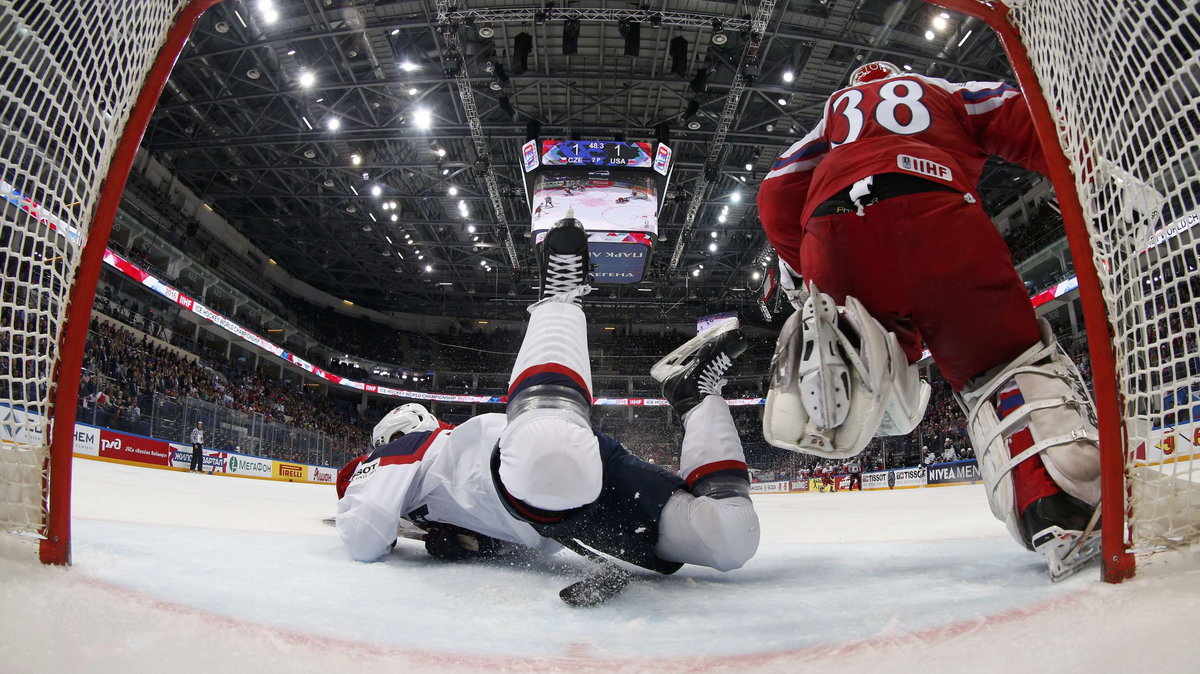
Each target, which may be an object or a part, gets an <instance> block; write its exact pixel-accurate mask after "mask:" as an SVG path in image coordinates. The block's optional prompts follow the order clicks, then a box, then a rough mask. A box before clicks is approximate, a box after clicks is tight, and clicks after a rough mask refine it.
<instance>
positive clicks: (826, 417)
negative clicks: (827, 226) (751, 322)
mask: <svg viewBox="0 0 1200 674" xmlns="http://www.w3.org/2000/svg"><path fill="white" fill-rule="evenodd" d="M810 291H811V294H810V297H809V300H808V301H807V302H806V303H805V305H804V310H803V311H801V312H797V313H796V314H793V315H792V316H791V317H790V318H789V319H788V321H787V322H786V323H785V324H784V327H783V330H782V331H781V332H780V335H779V341H778V343H777V344H776V349H775V358H774V360H773V362H772V377H771V388H770V391H769V392H768V393H767V404H766V410H765V411H764V414H763V435H764V437H765V439H766V440H767V442H769V443H771V444H772V445H774V446H776V447H781V448H784V449H790V450H792V451H796V452H804V453H806V454H815V455H817V456H823V457H826V458H831V459H842V458H846V457H850V456H854V455H856V454H858V453H859V452H861V451H862V450H863V448H865V447H866V446H867V443H868V442H870V440H871V438H872V437H874V436H875V434H876V431H877V430H878V429H879V428H880V423H881V421H882V420H883V417H884V415H885V413H887V412H888V406H889V403H890V402H891V398H892V388H893V379H894V377H895V375H896V373H897V370H896V367H895V365H897V364H898V365H899V366H900V368H901V370H902V372H901V374H902V375H903V376H904V377H905V378H906V379H905V380H904V383H903V386H904V387H905V388H906V390H905V392H904V396H905V398H904V400H902V401H899V402H898V404H897V406H896V408H895V417H896V419H895V420H893V421H892V422H891V426H890V428H900V427H903V426H905V425H909V424H911V425H912V426H915V425H916V422H917V421H920V416H917V415H923V414H924V408H925V403H926V402H928V397H929V394H928V390H927V389H928V385H925V384H924V383H923V382H920V381H919V380H916V379H912V380H910V379H908V377H909V376H910V375H911V376H912V377H915V371H913V372H911V373H910V372H909V371H908V369H907V368H908V364H907V361H906V360H905V359H904V355H903V352H902V351H901V349H900V346H899V344H898V343H897V342H896V336H895V335H893V334H891V333H889V332H887V331H886V330H884V329H883V326H882V325H880V324H879V322H878V321H876V320H875V319H874V318H872V317H871V315H870V314H869V313H868V312H867V310H866V309H865V308H864V307H863V306H862V304H861V303H860V302H859V301H858V300H857V299H855V298H853V297H847V298H846V306H845V307H841V308H839V307H838V306H837V305H836V304H835V303H834V301H833V298H832V297H830V296H829V295H826V294H824V293H822V292H820V291H819V290H818V289H817V288H816V286H815V285H814V286H811V288H810ZM923 389H924V390H923ZM913 416H916V421H913V420H912V417H913ZM910 430H911V428H910Z"/></svg>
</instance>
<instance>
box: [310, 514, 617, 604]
mask: <svg viewBox="0 0 1200 674" xmlns="http://www.w3.org/2000/svg"><path fill="white" fill-rule="evenodd" d="M321 521H322V522H324V523H325V524H328V525H329V526H331V527H332V526H337V521H336V520H335V519H334V518H332V517H326V518H324V519H322V520H321ZM425 533H426V532H425V531H424V530H422V529H419V528H417V527H415V526H409V527H406V526H403V525H401V527H400V529H399V530H398V531H397V532H396V537H397V538H408V539H411V540H414V541H423V540H425ZM464 538H469V537H465V536H463V535H462V534H459V542H460V543H461V544H462V545H463V546H464V547H466V548H467V549H475V550H478V547H479V544H478V541H475V540H473V539H472V540H470V541H469V543H471V544H473V545H474V548H472V547H471V546H470V545H468V541H466V540H463V539H464ZM562 543H563V545H564V546H566V547H567V548H570V549H571V550H572V551H574V552H575V553H576V554H578V555H579V556H580V557H583V558H584V559H587V560H588V561H590V562H593V563H595V564H596V566H597V568H596V570H595V571H593V572H592V573H591V574H589V575H588V576H587V577H586V578H584V579H583V580H580V581H576V582H574V583H571V584H570V585H568V586H566V587H564V588H563V589H562V590H560V591H559V593H558V598H559V599H561V600H563V603H565V604H567V605H568V606H574V607H576V608H586V607H591V606H599V605H600V604H603V603H605V602H607V601H608V600H610V599H612V598H613V597H615V596H617V595H618V594H620V593H621V591H622V590H624V589H625V588H626V586H628V585H629V581H631V580H633V574H631V573H629V572H628V571H626V570H625V569H622V568H621V567H619V566H617V565H616V564H613V563H612V562H610V561H609V560H608V559H606V558H605V557H604V556H602V555H600V554H599V553H597V552H593V551H592V550H591V549H589V548H587V547H584V546H583V545H582V544H581V543H579V542H578V541H576V540H574V539H568V540H567V541H563V542H562Z"/></svg>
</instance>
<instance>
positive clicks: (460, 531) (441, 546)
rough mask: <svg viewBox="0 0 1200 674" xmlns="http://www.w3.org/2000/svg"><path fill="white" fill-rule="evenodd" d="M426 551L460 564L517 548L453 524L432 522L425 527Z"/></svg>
mask: <svg viewBox="0 0 1200 674" xmlns="http://www.w3.org/2000/svg"><path fill="white" fill-rule="evenodd" d="M424 540H425V551H426V552H428V553H429V554H430V555H431V556H433V557H437V558H438V559H444V560H446V561H448V562H458V561H462V560H464V559H483V558H487V557H495V556H498V555H502V554H505V553H508V552H512V551H513V550H515V549H516V548H517V546H515V545H512V544H510V543H506V542H504V541H501V540H497V539H495V538H492V537H490V536H484V535H483V534H480V533H476V532H474V531H471V530H470V529H464V528H462V527H456V526H454V525H453V524H442V523H440V522H430V523H428V524H426V525H425V536H424Z"/></svg>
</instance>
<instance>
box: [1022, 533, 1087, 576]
mask: <svg viewBox="0 0 1200 674" xmlns="http://www.w3.org/2000/svg"><path fill="white" fill-rule="evenodd" d="M1033 549H1034V550H1036V551H1037V552H1039V553H1041V555H1042V557H1044V558H1045V559H1046V567H1047V568H1048V569H1049V571H1050V580H1051V581H1053V582H1055V583H1057V582H1058V581H1060V580H1063V579H1064V578H1069V577H1071V576H1073V575H1075V574H1076V573H1077V572H1079V570H1080V569H1082V568H1083V567H1085V566H1087V564H1088V562H1091V561H1092V560H1093V559H1096V558H1098V557H1099V556H1100V532H1099V531H1093V530H1091V529H1089V530H1087V531H1067V530H1065V529H1063V528H1062V527H1059V526H1052V527H1048V528H1046V529H1043V530H1041V531H1039V532H1038V533H1037V534H1035V535H1034V536H1033Z"/></svg>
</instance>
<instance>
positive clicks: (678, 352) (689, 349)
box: [650, 318, 741, 383]
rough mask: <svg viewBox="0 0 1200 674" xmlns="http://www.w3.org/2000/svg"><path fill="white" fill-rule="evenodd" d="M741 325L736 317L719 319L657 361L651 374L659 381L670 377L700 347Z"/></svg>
mask: <svg viewBox="0 0 1200 674" xmlns="http://www.w3.org/2000/svg"><path fill="white" fill-rule="evenodd" d="M739 327H741V322H740V321H738V319H736V318H726V319H725V320H723V321H719V322H718V323H716V324H715V325H713V326H712V327H711V328H709V329H707V330H705V331H704V332H702V333H700V334H698V335H696V336H695V337H693V338H691V339H689V340H688V341H687V342H684V344H683V346H680V347H679V348H678V349H675V350H674V351H672V352H671V353H669V354H667V355H666V357H664V358H663V359H662V360H660V361H658V362H657V363H655V364H654V367H652V368H650V376H651V377H653V378H654V379H655V380H656V381H658V382H659V383H662V381H663V380H665V379H666V378H667V377H670V376H671V375H673V374H675V373H676V372H677V371H679V369H680V368H682V367H684V366H685V365H687V361H688V358H690V357H691V356H692V354H694V353H696V352H697V351H699V350H700V347H702V346H704V345H705V344H707V343H709V342H711V341H713V340H714V339H717V338H718V337H720V336H721V335H723V334H725V333H727V332H733V331H734V330H737V329H738V328H739Z"/></svg>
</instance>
